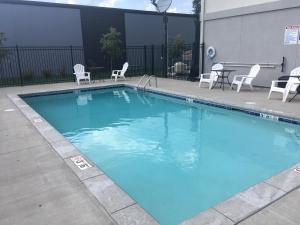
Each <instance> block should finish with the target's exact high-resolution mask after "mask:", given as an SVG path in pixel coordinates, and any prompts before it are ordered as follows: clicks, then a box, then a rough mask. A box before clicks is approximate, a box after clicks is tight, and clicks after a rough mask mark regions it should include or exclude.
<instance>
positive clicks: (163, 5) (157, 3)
mask: <svg viewBox="0 0 300 225" xmlns="http://www.w3.org/2000/svg"><path fill="white" fill-rule="evenodd" d="M151 3H152V5H154V7H155V8H156V10H157V11H158V12H159V13H162V14H163V18H164V19H163V21H164V25H165V45H164V75H165V76H167V74H168V15H167V10H168V9H169V8H170V6H171V4H172V0H151Z"/></svg>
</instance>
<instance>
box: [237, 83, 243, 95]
mask: <svg viewBox="0 0 300 225" xmlns="http://www.w3.org/2000/svg"><path fill="white" fill-rule="evenodd" d="M242 86H243V84H242V83H239V84H238V87H237V90H236V91H237V92H238V93H239V92H240V90H241V87H242Z"/></svg>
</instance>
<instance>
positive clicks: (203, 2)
mask: <svg viewBox="0 0 300 225" xmlns="http://www.w3.org/2000/svg"><path fill="white" fill-rule="evenodd" d="M204 14H205V0H201V12H200V57H199V59H200V65H201V71H200V73H202V72H204V71H203V70H204V65H203V63H204V59H202V57H204V53H203V51H204Z"/></svg>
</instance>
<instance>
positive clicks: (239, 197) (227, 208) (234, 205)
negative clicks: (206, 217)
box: [214, 182, 286, 222]
mask: <svg viewBox="0 0 300 225" xmlns="http://www.w3.org/2000/svg"><path fill="white" fill-rule="evenodd" d="M285 194H286V192H285V191H283V190H281V189H279V188H276V187H274V186H272V185H269V184H267V183H265V182H261V183H258V184H256V185H254V186H251V187H250V188H248V189H246V190H245V191H242V192H240V193H238V194H236V195H234V196H233V197H231V198H229V199H227V200H225V201H223V202H221V203H219V204H217V205H215V206H214V209H216V210H217V211H218V212H220V213H221V214H223V215H225V216H226V217H228V218H230V219H231V220H232V221H234V222H240V221H241V220H243V219H245V218H247V217H248V216H251V215H253V214H254V213H256V212H258V211H260V210H261V209H263V208H265V207H266V206H268V205H269V204H271V203H273V202H275V201H276V200H278V199H279V198H281V197H283V196H284V195H285Z"/></svg>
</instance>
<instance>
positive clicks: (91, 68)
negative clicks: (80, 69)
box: [87, 66, 104, 82]
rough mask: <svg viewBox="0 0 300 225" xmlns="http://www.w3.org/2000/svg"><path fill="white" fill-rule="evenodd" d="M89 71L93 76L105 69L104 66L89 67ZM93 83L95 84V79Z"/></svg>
mask: <svg viewBox="0 0 300 225" xmlns="http://www.w3.org/2000/svg"><path fill="white" fill-rule="evenodd" d="M87 69H88V70H89V71H90V72H91V75H92V74H93V73H94V72H95V71H97V70H102V69H104V67H102V66H91V67H88V68H87ZM100 80H101V78H100ZM103 81H104V78H103ZM93 82H95V79H93Z"/></svg>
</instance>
